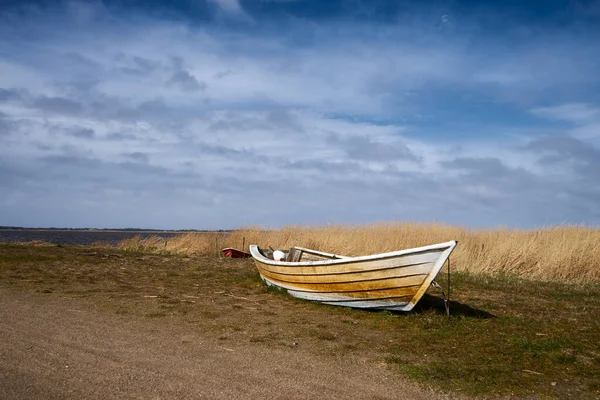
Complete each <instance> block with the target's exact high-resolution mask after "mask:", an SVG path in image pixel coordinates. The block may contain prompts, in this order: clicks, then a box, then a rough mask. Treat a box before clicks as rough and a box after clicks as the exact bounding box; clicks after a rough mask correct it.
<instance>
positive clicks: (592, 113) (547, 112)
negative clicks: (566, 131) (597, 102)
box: [531, 103, 600, 125]
mask: <svg viewBox="0 0 600 400" xmlns="http://www.w3.org/2000/svg"><path fill="white" fill-rule="evenodd" d="M531 113H532V114H534V115H537V116H540V117H543V118H548V119H554V120H561V121H567V122H572V123H574V124H577V125H583V124H587V123H589V122H594V121H598V120H600V108H598V107H594V106H592V105H590V104H585V103H571V104H561V105H558V106H552V107H538V108H534V109H533V110H531Z"/></svg>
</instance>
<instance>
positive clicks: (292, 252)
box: [258, 246, 351, 262]
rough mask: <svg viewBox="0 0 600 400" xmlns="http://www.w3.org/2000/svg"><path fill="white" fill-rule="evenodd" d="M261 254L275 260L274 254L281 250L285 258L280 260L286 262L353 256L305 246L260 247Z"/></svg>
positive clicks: (337, 258)
mask: <svg viewBox="0 0 600 400" xmlns="http://www.w3.org/2000/svg"><path fill="white" fill-rule="evenodd" d="M258 251H259V252H260V254H262V255H263V256H264V257H265V258H268V259H270V260H275V257H274V254H275V255H277V252H278V251H280V252H282V253H283V254H284V257H283V259H281V260H278V261H286V262H300V261H317V260H323V259H328V260H339V259H342V258H351V257H346V256H340V255H338V254H331V253H325V252H322V251H318V250H312V249H307V248H304V247H298V246H294V247H292V248H290V249H289V250H275V249H273V248H271V247H269V248H268V249H266V248H261V247H259V248H258Z"/></svg>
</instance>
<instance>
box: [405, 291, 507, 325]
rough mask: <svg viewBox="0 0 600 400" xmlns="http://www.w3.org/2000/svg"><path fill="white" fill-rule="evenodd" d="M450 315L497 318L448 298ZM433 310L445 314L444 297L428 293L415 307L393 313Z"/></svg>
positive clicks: (421, 312) (416, 312)
mask: <svg viewBox="0 0 600 400" xmlns="http://www.w3.org/2000/svg"><path fill="white" fill-rule="evenodd" d="M449 305H450V315H451V316H461V317H471V318H480V319H490V318H497V317H496V316H495V315H494V314H492V313H489V312H487V311H484V310H479V309H477V308H473V307H471V306H469V305H466V304H463V303H460V302H458V301H456V300H450V302H449ZM429 311H434V312H436V313H438V314H444V315H445V314H446V306H445V304H444V299H442V298H439V297H436V296H432V295H430V294H424V295H423V297H422V298H421V300H420V301H419V302H418V303H417V304H416V305H415V307H414V308H413V309H412V310H411V311H409V312H408V313H406V312H397V313H395V314H398V315H403V314H404V315H406V314H423V313H425V312H429Z"/></svg>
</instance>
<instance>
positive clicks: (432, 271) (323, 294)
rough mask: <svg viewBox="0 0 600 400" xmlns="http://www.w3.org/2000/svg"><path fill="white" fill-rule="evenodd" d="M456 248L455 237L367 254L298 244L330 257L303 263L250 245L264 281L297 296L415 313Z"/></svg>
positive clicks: (332, 302) (338, 303)
mask: <svg viewBox="0 0 600 400" xmlns="http://www.w3.org/2000/svg"><path fill="white" fill-rule="evenodd" d="M455 246H456V241H450V242H446V243H440V244H435V245H431V246H424V247H419V248H415V249H408V250H401V251H395V252H391V253H383V254H374V255H371V256H362V257H344V256H336V255H334V254H330V253H323V252H316V251H314V250H310V249H303V248H299V247H296V249H299V250H302V252H306V253H309V254H314V253H315V252H316V253H320V254H321V255H326V257H328V258H330V259H329V260H319V261H299V262H285V261H274V260H272V259H269V258H267V257H265V256H263V254H261V252H260V250H259V249H258V247H257V246H250V253H251V254H252V256H253V257H254V260H255V263H256V266H257V268H258V271H259V273H260V275H261V277H262V279H263V280H264V281H265V282H266V283H267V284H268V285H274V286H277V287H279V288H282V289H286V290H287V291H288V292H289V293H290V294H291V295H292V296H295V297H298V298H302V299H306V300H313V301H319V302H323V303H326V304H333V305H341V306H347V307H358V308H374V309H388V310H401V311H410V310H411V309H412V308H413V307H414V305H415V304H416V303H417V302H418V301H419V300H420V299H421V297H422V296H423V294H424V293H425V291H426V290H427V288H428V287H429V285H430V284H431V282H432V281H433V279H435V277H436V275H437V274H438V273H439V271H440V270H441V269H442V267H443V266H444V263H445V262H446V260H447V259H448V257H449V256H450V253H452V251H453V250H454V247H455ZM307 250H308V251H307ZM310 252H312V253H310ZM332 256H333V257H338V258H333V257H332ZM295 257H296V256H295V255H294V258H295ZM340 257H344V258H340ZM288 259H289V255H288Z"/></svg>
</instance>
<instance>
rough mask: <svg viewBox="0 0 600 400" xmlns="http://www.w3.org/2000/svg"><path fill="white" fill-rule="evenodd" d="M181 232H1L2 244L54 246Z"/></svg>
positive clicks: (163, 236)
mask: <svg viewBox="0 0 600 400" xmlns="http://www.w3.org/2000/svg"><path fill="white" fill-rule="evenodd" d="M177 235H181V233H179V232H160V231H157V232H124V231H83V230H73V231H69V230H67V231H61V230H0V242H4V243H6V242H31V241H34V240H41V241H44V242H48V243H54V244H70V245H89V244H92V243H96V242H104V243H110V244H116V243H118V242H120V241H121V240H123V239H127V238H131V237H134V236H141V237H143V238H145V237H150V236H160V237H162V238H170V237H173V236H177Z"/></svg>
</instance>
